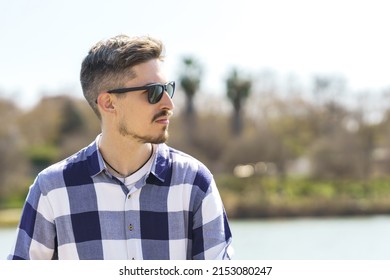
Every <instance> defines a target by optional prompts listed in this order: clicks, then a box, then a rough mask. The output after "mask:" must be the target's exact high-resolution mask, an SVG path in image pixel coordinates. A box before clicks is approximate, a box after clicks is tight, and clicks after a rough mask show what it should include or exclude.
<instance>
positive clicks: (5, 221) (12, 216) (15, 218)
mask: <svg viewBox="0 0 390 280" xmlns="http://www.w3.org/2000/svg"><path fill="white" fill-rule="evenodd" d="M21 213H22V209H21V208H10V209H2V210H0V227H16V226H17V225H18V223H19V220H20V215H21Z"/></svg>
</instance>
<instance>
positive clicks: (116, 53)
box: [80, 35, 164, 118]
mask: <svg viewBox="0 0 390 280" xmlns="http://www.w3.org/2000/svg"><path fill="white" fill-rule="evenodd" d="M163 49H164V46H163V44H162V43H161V42H160V41H159V40H156V39H153V38H151V37H128V36H126V35H119V36H115V37H113V38H110V39H108V40H103V41H100V42H98V43H97V44H96V45H94V46H93V47H92V48H91V49H90V51H89V53H88V55H87V56H86V57H85V59H84V61H83V63H82V65H81V72H80V81H81V87H82V89H83V93H84V96H85V98H86V99H87V101H88V103H89V105H90V106H91V107H92V109H93V110H94V112H95V113H96V114H97V116H98V117H99V118H101V115H100V112H99V110H98V106H97V103H96V100H97V98H98V96H99V94H100V93H102V92H105V91H108V90H110V89H115V88H121V87H125V83H126V82H127V81H128V80H129V79H131V78H132V77H134V75H135V74H134V71H133V69H132V68H133V67H134V66H136V65H139V64H141V63H144V62H147V61H150V60H152V59H159V60H162V59H163V58H164V57H163Z"/></svg>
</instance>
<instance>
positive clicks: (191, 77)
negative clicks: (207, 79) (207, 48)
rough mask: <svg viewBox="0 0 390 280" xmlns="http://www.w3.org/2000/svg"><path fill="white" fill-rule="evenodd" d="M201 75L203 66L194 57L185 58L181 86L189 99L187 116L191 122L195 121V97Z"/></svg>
mask: <svg viewBox="0 0 390 280" xmlns="http://www.w3.org/2000/svg"><path fill="white" fill-rule="evenodd" d="M201 75H202V66H201V64H200V63H199V62H198V61H197V60H196V59H195V58H193V57H190V56H188V57H184V58H183V69H182V74H181V76H180V85H181V87H182V88H183V90H184V93H185V95H186V97H187V105H186V115H187V117H188V120H190V121H194V115H195V108H194V96H195V93H196V92H197V91H198V89H199V85H200V78H201Z"/></svg>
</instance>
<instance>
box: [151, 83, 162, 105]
mask: <svg viewBox="0 0 390 280" xmlns="http://www.w3.org/2000/svg"><path fill="white" fill-rule="evenodd" d="M163 93H164V88H163V87H162V86H161V85H155V86H152V87H150V88H149V92H148V97H149V102H150V103H151V104H156V103H157V102H159V101H160V99H161V97H162V94H163Z"/></svg>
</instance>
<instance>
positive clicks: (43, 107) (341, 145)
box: [0, 58, 390, 217]
mask: <svg viewBox="0 0 390 280" xmlns="http://www.w3.org/2000/svg"><path fill="white" fill-rule="evenodd" d="M183 67H184V69H186V71H187V72H186V73H184V74H183V75H182V76H181V79H182V85H181V86H178V88H177V93H176V94H175V103H176V105H178V104H179V105H180V104H182V105H184V106H181V107H180V106H177V107H176V113H175V115H174V117H173V119H172V122H171V125H170V138H169V141H168V144H169V145H171V146H172V147H174V148H177V149H180V150H182V151H184V152H186V153H188V154H191V155H193V156H194V157H196V158H198V159H199V160H201V161H202V162H204V163H205V164H206V165H207V166H208V167H209V168H210V169H211V171H212V172H213V173H214V174H215V178H216V181H217V183H218V186H219V189H220V192H221V195H222V197H223V199H224V202H225V206H226V209H227V210H228V212H229V215H230V216H232V217H268V216H294V215H326V214H335V215H336V214H337V215H346V214H370V213H390V178H389V177H388V173H389V171H390V106H389V108H387V109H386V108H385V109H384V110H383V111H382V112H381V114H382V117H381V118H379V119H378V120H377V121H375V122H373V121H370V120H369V118H368V116H369V114H370V112H369V110H368V109H369V108H368V107H367V104H361V106H358V107H350V106H346V105H344V104H342V103H341V102H338V96H340V95H342V94H345V93H344V92H343V91H345V86H344V83H343V82H342V80H341V79H338V78H337V79H335V80H333V79H334V78H333V77H330V78H329V77H323V76H321V77H320V78H316V79H314V84H315V86H314V89H313V91H312V92H311V93H312V94H313V96H314V99H313V98H308V97H307V95H305V92H303V90H300V89H299V88H294V89H292V90H290V91H289V94H282V93H281V92H279V89H278V87H277V85H276V83H275V82H274V81H273V80H272V76H270V75H269V74H267V75H262V76H259V77H258V78H257V79H252V78H251V79H249V78H247V76H243V75H242V73H239V72H237V70H233V71H232V72H231V73H232V74H231V76H229V77H228V79H227V80H226V82H227V89H226V94H225V95H223V96H216V95H213V94H206V93H205V92H203V91H202V90H201V89H200V87H199V86H200V84H201V75H200V74H201V72H202V71H201V69H202V68H201V66H200V65H199V62H197V61H195V60H193V58H186V60H185V61H184V66H183ZM183 71H184V70H183ZM188 79H192V82H191V83H192V84H191V85H188V84H187V85H186V82H185V81H186V80H187V82H188ZM327 79H328V80H327ZM232 83H233V85H234V87H235V89H233V85H232ZM242 84H244V85H245V86H243V87H244V89H243V93H240V95H241V96H242V97H240V98H239V99H240V101H239V103H240V104H239V106H238V105H237V100H236V99H237V98H235V97H234V96H235V95H237V94H238V89H237V87H238V86H239V85H242ZM184 85H186V86H184ZM190 91H191V92H190ZM197 91H199V92H198V93H197V94H195V92H197ZM233 92H235V94H233ZM189 95H190V96H191V102H193V104H192V105H191V106H196V114H194V112H195V110H193V109H194V108H192V109H191V106H188V104H187V106H185V104H186V101H187V102H188V96H189ZM71 96H72V95H71V94H62V95H56V96H55V95H53V96H46V97H43V98H42V99H41V100H40V101H39V102H38V103H37V104H36V105H34V106H33V107H32V108H28V109H22V108H18V107H17V106H16V105H15V104H14V103H13V102H12V101H10V100H7V99H0V118H1V120H2V126H0V153H1V157H0V208H4V207H10V206H16V205H18V204H19V205H20V204H21V203H22V202H23V200H24V198H25V196H26V193H27V191H28V186H29V185H30V184H31V182H32V180H33V179H34V178H35V176H36V175H37V173H38V172H39V171H41V170H42V169H43V168H45V167H46V166H48V165H50V164H52V163H54V162H56V161H59V160H61V159H63V158H65V157H67V156H70V155H71V154H73V153H75V152H77V151H78V150H79V149H81V148H83V147H85V146H86V145H88V144H89V143H90V142H92V141H93V140H94V139H95V137H96V135H97V134H99V133H100V123H99V121H98V119H97V117H96V116H95V115H94V113H93V111H92V110H91V109H90V108H89V106H88V104H87V102H85V101H84V100H81V99H77V98H74V97H71ZM244 101H245V102H244ZM237 108H239V112H238V111H237ZM186 110H193V113H192V118H193V119H192V120H191V121H190V122H189V118H188V112H187V111H186ZM238 117H239V118H240V122H239V123H240V126H241V127H240V128H239V129H238V130H237V127H235V128H234V125H233V127H232V124H233V123H234V119H235V118H238ZM236 124H237V123H236ZM232 128H233V129H232ZM237 132H239V133H237ZM238 166H243V167H244V169H242V170H246V172H247V173H245V174H246V175H245V176H249V177H248V178H240V177H239V176H243V175H242V174H241V175H240V174H239V173H237V172H236V171H237V170H236V169H237V167H238ZM248 172H249V173H248ZM245 176H244V177H245Z"/></svg>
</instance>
